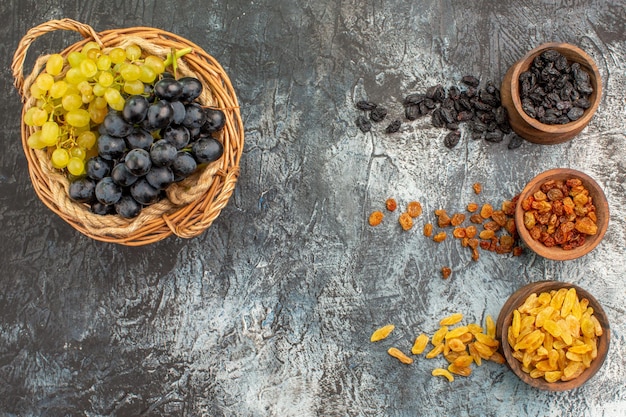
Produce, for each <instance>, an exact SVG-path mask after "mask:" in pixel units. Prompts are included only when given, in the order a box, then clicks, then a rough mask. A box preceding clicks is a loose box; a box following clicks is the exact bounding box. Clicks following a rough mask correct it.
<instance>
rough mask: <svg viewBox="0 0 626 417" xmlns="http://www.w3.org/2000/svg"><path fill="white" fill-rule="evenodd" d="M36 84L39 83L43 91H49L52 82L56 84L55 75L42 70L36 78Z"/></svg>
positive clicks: (38, 85)
mask: <svg viewBox="0 0 626 417" xmlns="http://www.w3.org/2000/svg"><path fill="white" fill-rule="evenodd" d="M35 84H37V87H39V88H40V89H41V90H42V91H48V90H50V87H52V84H54V77H53V76H52V75H50V74H48V73H45V72H42V73H41V74H39V75H38V76H37V78H35Z"/></svg>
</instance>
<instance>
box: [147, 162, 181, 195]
mask: <svg viewBox="0 0 626 417" xmlns="http://www.w3.org/2000/svg"><path fill="white" fill-rule="evenodd" d="M145 178H146V181H148V184H150V185H151V186H153V187H154V188H156V189H157V190H163V189H164V188H166V187H167V186H168V185H170V184H171V183H173V182H174V173H173V172H172V170H171V169H170V168H169V167H164V166H161V167H159V166H153V167H152V168H151V169H150V171H148V173H147V174H146V176H145Z"/></svg>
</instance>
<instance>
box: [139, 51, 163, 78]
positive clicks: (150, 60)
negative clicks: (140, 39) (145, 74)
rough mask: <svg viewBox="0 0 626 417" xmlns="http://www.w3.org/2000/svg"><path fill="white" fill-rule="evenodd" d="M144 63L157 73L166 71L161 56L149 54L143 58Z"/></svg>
mask: <svg viewBox="0 0 626 417" xmlns="http://www.w3.org/2000/svg"><path fill="white" fill-rule="evenodd" d="M143 63H144V65H148V66H149V67H150V68H152V69H153V70H154V72H155V73H156V74H161V73H163V71H165V64H164V62H163V60H162V59H161V58H159V57H158V56H154V55H148V56H147V57H146V58H145V59H144V60H143Z"/></svg>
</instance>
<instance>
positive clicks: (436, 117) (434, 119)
mask: <svg viewBox="0 0 626 417" xmlns="http://www.w3.org/2000/svg"><path fill="white" fill-rule="evenodd" d="M431 123H432V125H433V126H434V127H444V126H445V125H446V122H445V121H444V120H443V117H442V116H441V108H438V109H435V110H434V111H433V113H432V116H431Z"/></svg>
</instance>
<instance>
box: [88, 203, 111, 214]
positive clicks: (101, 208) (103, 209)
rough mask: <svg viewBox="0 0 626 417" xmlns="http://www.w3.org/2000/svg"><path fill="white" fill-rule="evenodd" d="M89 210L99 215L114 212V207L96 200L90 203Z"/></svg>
mask: <svg viewBox="0 0 626 417" xmlns="http://www.w3.org/2000/svg"><path fill="white" fill-rule="evenodd" d="M91 212H92V213H94V214H97V215H99V216H104V215H107V214H113V213H115V207H114V206H113V205H111V204H102V203H101V202H99V201H98V200H96V201H94V202H93V203H91Z"/></svg>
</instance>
